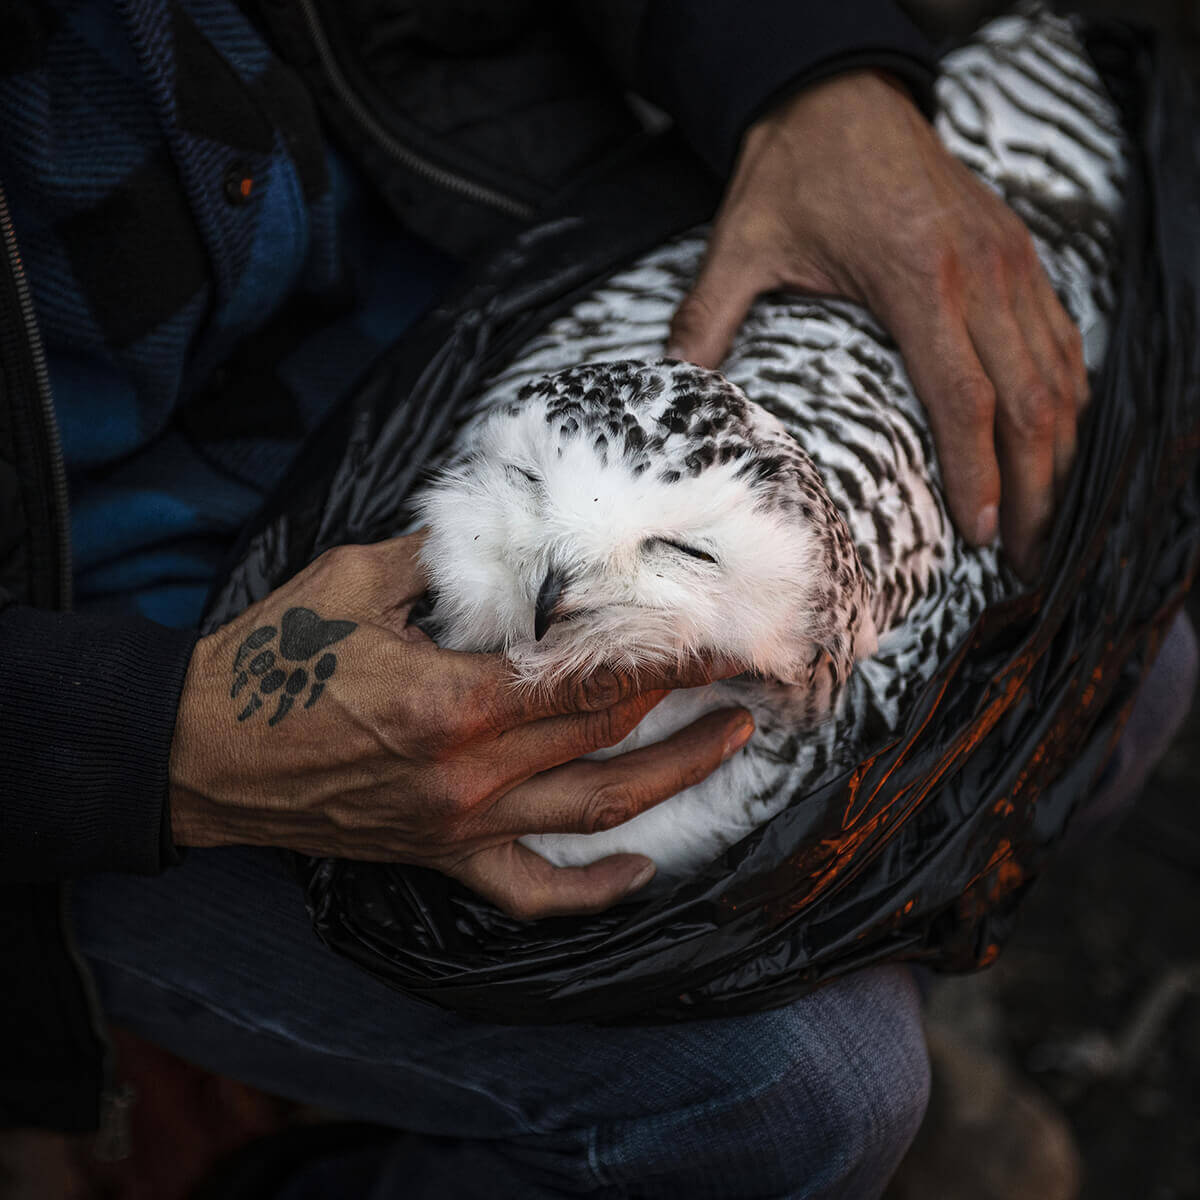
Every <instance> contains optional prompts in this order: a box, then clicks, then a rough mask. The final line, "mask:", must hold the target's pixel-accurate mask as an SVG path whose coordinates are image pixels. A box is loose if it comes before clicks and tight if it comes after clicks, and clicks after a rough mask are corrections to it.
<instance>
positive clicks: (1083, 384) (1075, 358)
mask: <svg viewBox="0 0 1200 1200" xmlns="http://www.w3.org/2000/svg"><path fill="white" fill-rule="evenodd" d="M1033 286H1034V291H1035V293H1036V295H1037V298H1038V303H1039V305H1040V306H1041V310H1042V314H1043V316H1044V317H1045V319H1046V322H1047V323H1048V324H1049V326H1050V328H1051V330H1052V331H1053V333H1054V338H1055V340H1056V341H1057V343H1058V349H1059V354H1060V355H1061V356H1062V360H1063V362H1064V363H1065V364H1066V369H1067V375H1068V377H1069V378H1070V381H1071V391H1072V394H1073V395H1074V397H1075V411H1076V413H1081V412H1083V410H1084V409H1085V408H1087V406H1088V403H1089V401H1090V400H1091V388H1090V385H1089V384H1088V374H1087V363H1086V362H1085V360H1084V357H1083V334H1082V333H1080V331H1079V326H1078V325H1076V324H1075V322H1074V321H1073V320H1072V318H1071V314H1070V313H1068V312H1067V310H1066V309H1065V308H1064V307H1063V304H1062V301H1061V300H1059V298H1058V294H1057V293H1056V292H1055V290H1054V288H1053V287H1052V286H1051V285H1050V280H1049V278H1047V276H1046V272H1045V271H1044V270H1042V269H1040V264H1039V270H1038V271H1037V273H1036V276H1035V279H1034V285H1033Z"/></svg>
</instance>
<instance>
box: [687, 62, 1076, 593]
mask: <svg viewBox="0 0 1200 1200" xmlns="http://www.w3.org/2000/svg"><path fill="white" fill-rule="evenodd" d="M778 288H788V289H790V290H795V291H802V292H810V293H819V294H824V295H830V296H841V297H844V298H846V299H849V300H854V301H857V302H858V303H860V304H864V305H865V306H866V307H867V308H869V309H870V310H871V311H872V312H874V313H875V314H876V315H877V316H878V317H879V318H880V320H881V321H882V322H883V323H884V324H885V325H886V326H887V327H888V329H889V330H890V331H891V333H892V335H893V336H894V337H895V338H896V341H897V342H898V344H899V347H900V351H901V353H902V354H903V355H904V360H905V363H906V365H907V367H908V371H909V374H910V375H911V376H912V380H913V383H914V385H915V386H916V389H917V393H918V395H919V396H920V397H921V400H922V402H923V403H924V405H925V407H926V409H927V411H928V413H929V419H930V425H931V427H932V430H933V435H934V440H935V442H936V444H937V449H938V457H939V460H940V462H941V465H942V476H943V480H944V484H945V490H946V500H947V503H948V505H949V508H950V513H951V515H952V517H953V518H954V521H955V524H956V525H957V526H958V528H959V530H960V532H961V533H962V535H963V536H964V537H965V538H966V539H967V540H968V541H970V542H972V543H974V544H984V543H987V542H990V541H991V540H992V539H993V538H994V537H995V535H996V533H997V530H998V529H999V531H1000V532H1001V533H1002V536H1003V540H1004V547H1005V550H1006V552H1007V554H1008V556H1009V558H1010V560H1011V561H1012V562H1013V565H1014V566H1015V567H1016V569H1017V570H1018V572H1019V573H1020V574H1021V575H1022V576H1024V577H1025V578H1026V579H1028V578H1030V577H1031V576H1032V575H1033V574H1034V573H1035V572H1036V570H1037V568H1038V565H1039V560H1040V555H1041V550H1042V543H1043V539H1044V538H1045V536H1046V535H1047V533H1048V531H1049V523H1050V518H1051V516H1052V513H1053V507H1054V501H1055V495H1056V492H1057V491H1059V490H1061V488H1062V486H1063V484H1064V482H1065V479H1066V476H1067V473H1068V471H1069V470H1070V467H1071V462H1072V459H1073V458H1074V454H1075V428H1076V422H1077V419H1078V416H1079V413H1080V412H1081V411H1082V409H1083V407H1084V406H1085V404H1086V403H1087V398H1088V390H1087V375H1086V372H1085V369H1084V365H1083V353H1082V341H1081V338H1080V335H1079V331H1078V330H1077V329H1076V327H1075V325H1074V324H1073V322H1072V321H1071V319H1070V317H1068V316H1067V314H1066V312H1065V311H1064V310H1063V307H1062V305H1061V304H1060V303H1059V301H1058V297H1057V296H1056V295H1055V294H1054V290H1053V288H1051V286H1050V282H1049V280H1048V279H1047V278H1046V275H1045V272H1044V271H1043V270H1042V267H1041V264H1040V263H1039V262H1038V259H1037V255H1036V253H1035V251H1034V247H1033V242H1032V240H1031V238H1030V236H1029V233H1028V231H1027V230H1026V229H1025V226H1024V225H1023V224H1022V223H1021V221H1020V220H1019V219H1018V218H1017V216H1016V215H1015V214H1014V213H1013V212H1012V211H1011V210H1010V209H1009V208H1008V207H1007V206H1006V205H1005V204H1004V202H1003V201H1002V200H1000V199H999V197H997V196H996V194H995V193H994V192H992V191H991V190H990V189H989V188H987V187H986V186H985V185H984V184H982V183H981V182H980V181H979V180H978V179H977V178H976V177H975V176H974V175H973V174H972V173H971V172H970V171H969V170H968V169H967V168H966V167H965V166H963V164H962V163H960V162H959V161H958V160H957V159H955V158H954V157H953V156H952V155H951V154H950V153H949V151H947V150H946V148H945V146H943V145H942V143H941V141H940V140H939V139H938V137H937V134H936V133H935V132H934V130H933V129H932V127H931V126H930V125H929V123H928V122H927V121H926V120H925V118H924V117H923V116H922V115H921V113H920V112H919V111H918V109H917V108H916V106H915V105H914V104H913V102H912V100H911V98H910V97H909V96H908V94H907V93H906V92H905V91H904V90H903V89H902V88H901V87H899V86H898V85H896V84H894V83H892V82H890V81H889V79H888V78H887V77H885V76H884V75H882V74H880V73H879V72H877V71H850V72H847V73H845V74H843V75H838V76H835V77H833V78H832V79H829V80H826V81H823V82H821V83H818V84H816V85H814V86H813V87H810V88H807V89H805V90H804V91H802V92H800V93H799V94H798V95H796V96H793V97H792V98H791V99H789V100H788V101H787V102H786V103H784V104H782V105H780V106H779V107H778V108H776V109H773V110H772V111H771V112H769V113H768V114H767V115H766V116H765V117H763V118H762V119H761V120H759V121H758V122H757V123H756V124H755V125H753V126H752V127H751V128H750V129H749V130H748V132H747V133H746V135H745V137H744V138H743V141H742V146H741V153H740V156H739V158H738V163H737V166H736V168H735V171H734V174H733V178H732V179H731V181H730V184H729V187H728V190H727V191H726V194H725V198H724V200H723V201H722V204H721V208H720V210H719V212H718V213H717V217H716V221H715V223H714V225H713V230H712V235H711V238H710V241H709V246H708V253H707V255H706V257H705V261H704V266H703V268H702V270H701V272H700V276H699V278H698V279H697V281H696V283H695V286H694V287H693V289H692V292H691V294H690V295H689V296H688V297H687V298H686V299H685V300H684V302H683V304H682V306H681V307H680V309H679V311H678V312H677V313H676V315H675V319H674V321H673V323H672V326H671V337H670V341H669V344H668V350H667V353H668V354H669V355H671V356H672V357H677V358H684V359H688V360H690V361H692V362H695V363H697V364H699V365H700V366H706V367H716V366H718V365H719V364H720V362H721V359H722V358H723V357H724V355H725V353H726V351H727V350H728V348H729V345H730V343H731V341H732V340H733V336H734V334H735V333H736V331H737V328H738V326H739V325H740V324H741V322H742V320H743V318H744V317H745V315H746V313H747V311H748V310H749V308H750V305H751V303H752V302H753V301H754V298H755V297H756V296H757V295H759V294H760V293H762V292H766V291H772V290H775V289H778Z"/></svg>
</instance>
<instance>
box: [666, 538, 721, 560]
mask: <svg viewBox="0 0 1200 1200" xmlns="http://www.w3.org/2000/svg"><path fill="white" fill-rule="evenodd" d="M655 540H656V541H658V542H661V543H662V544H663V545H664V546H670V547H671V549H672V550H678V551H679V552H680V553H681V554H686V555H688V556H689V557H691V558H698V559H699V560H700V561H701V562H708V563H715V562H716V561H717V560H716V559H715V558H713V556H712V555H711V554H709V553H708V552H707V551H706V550H697V549H696V547H695V546H685V545H684V544H683V543H682V542H673V541H671V540H670V538H656V539H655Z"/></svg>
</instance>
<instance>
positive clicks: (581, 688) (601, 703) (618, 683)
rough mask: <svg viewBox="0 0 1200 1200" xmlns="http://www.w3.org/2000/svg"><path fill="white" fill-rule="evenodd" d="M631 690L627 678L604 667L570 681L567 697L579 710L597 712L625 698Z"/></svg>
mask: <svg viewBox="0 0 1200 1200" xmlns="http://www.w3.org/2000/svg"><path fill="white" fill-rule="evenodd" d="M630 692H631V688H630V683H629V680H628V679H626V678H625V677H623V676H621V675H618V674H617V673H616V672H615V671H612V670H609V669H608V668H606V667H603V668H601V669H600V670H598V671H593V672H592V673H591V674H590V675H585V676H583V677H582V678H580V679H576V680H574V681H572V683H571V685H570V694H569V698H570V701H571V705H572V707H573V708H575V709H578V710H579V711H581V712H599V711H601V710H603V709H606V708H611V707H612V706H613V705H614V704H617V703H619V702H620V701H621V700H624V699H626V698H627V697H628V696H629V695H630Z"/></svg>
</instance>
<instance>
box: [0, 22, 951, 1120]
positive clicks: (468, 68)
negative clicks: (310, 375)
mask: <svg viewBox="0 0 1200 1200" xmlns="http://www.w3.org/2000/svg"><path fill="white" fill-rule="evenodd" d="M33 7H34V6H28V7H27V8H22V6H21V5H17V6H16V16H15V17H14V18H13V27H12V28H10V29H8V30H5V31H3V33H4V39H3V40H4V41H5V44H4V46H3V48H2V49H0V71H3V70H5V69H10V70H11V69H17V68H19V66H20V63H21V59H22V54H26V53H27V54H33V53H35V52H36V45H35V43H36V40H37V37H38V28H37V21H36V19H33V18H30V19H28V20H25V21H23V20H22V17H21V13H22V12H26V13H28V12H32V11H33ZM245 7H247V9H248V10H249V11H250V12H251V15H252V17H253V18H254V19H255V20H256V21H258V22H259V23H260V25H261V26H262V28H263V29H264V31H265V32H266V33H267V35H268V37H269V39H270V40H271V42H272V44H273V45H274V46H275V47H276V50H277V52H278V54H279V55H280V57H281V58H282V59H283V61H284V62H285V63H287V64H288V65H289V66H290V67H291V68H292V69H293V70H294V71H295V72H296V74H297V75H298V76H299V77H300V78H301V79H302V80H303V82H304V84H305V85H306V86H307V88H308V89H309V91H310V92H311V93H312V94H313V96H314V97H315V98H316V100H317V103H318V105H319V107H320V109H321V112H322V114H323V116H324V118H325V120H326V121H327V123H328V126H329V128H330V130H331V131H332V134H333V135H334V136H335V137H337V138H338V139H339V140H340V141H341V142H342V143H343V145H344V146H345V148H346V149H348V150H349V151H350V152H351V153H352V154H353V156H354V157H355V158H356V159H357V160H358V161H359V162H360V164H361V165H362V166H363V167H364V168H365V169H366V170H367V172H368V173H369V174H370V175H371V177H372V178H373V179H374V180H375V181H376V183H377V184H378V185H379V186H380V188H381V190H382V192H383V194H384V195H385V197H386V199H387V200H388V202H389V204H390V206H391V207H392V208H393V210H394V211H395V213H396V215H397V217H398V218H399V219H400V220H401V221H403V222H405V223H406V224H407V225H408V226H409V227H410V228H411V229H413V230H414V231H415V232H417V233H418V234H420V235H422V236H423V237H425V238H427V239H429V240H430V241H432V242H434V243H435V244H438V245H440V246H442V247H443V248H445V249H448V250H450V251H451V252H453V253H455V254H458V255H464V256H470V255H473V254H476V253H478V252H479V251H480V249H481V248H482V247H484V246H486V245H488V244H489V243H494V242H495V241H497V240H498V239H503V238H504V237H505V236H506V235H510V234H512V233H513V232H515V231H516V230H518V229H520V228H521V227H522V226H523V225H525V224H527V223H528V222H529V221H530V220H532V219H534V218H536V217H537V216H538V214H539V213H540V212H542V211H544V210H545V209H546V208H547V207H549V206H551V205H554V204H561V202H562V197H563V196H564V195H568V194H570V192H571V189H573V188H581V187H585V186H586V183H587V179H588V178H589V176H590V175H591V174H593V173H598V172H603V170H604V166H605V163H606V162H608V161H610V160H611V159H612V158H614V157H615V156H619V155H620V154H621V153H622V151H623V150H624V149H625V148H627V147H628V145H629V144H630V143H631V141H632V140H634V139H636V138H637V137H638V136H639V134H640V132H641V128H642V126H641V124H640V123H639V119H638V118H637V117H636V116H635V115H634V111H633V110H632V109H631V107H630V104H629V103H628V102H627V100H626V98H625V96H624V92H625V91H626V90H628V91H633V92H636V93H638V94H639V95H641V96H642V97H645V98H646V99H648V100H650V101H651V102H652V104H654V105H657V106H658V107H659V108H661V109H662V110H664V111H665V112H666V113H668V114H670V115H671V116H672V117H673V118H674V119H675V121H676V122H677V124H678V125H679V127H680V129H681V131H682V132H683V134H684V136H685V137H686V138H687V139H688V140H689V141H690V142H691V144H692V146H693V148H694V149H695V150H696V151H697V152H698V153H699V154H700V156H701V157H702V158H703V159H704V160H705V162H706V163H707V164H708V165H709V166H710V168H711V169H712V170H713V171H714V172H717V173H718V174H725V173H727V172H728V170H729V168H730V166H731V164H732V162H733V158H734V155H735V153H736V148H737V144H738V141H739V139H740V137H741V134H742V132H743V131H744V130H745V128H746V127H747V126H748V125H749V124H750V123H751V122H752V121H753V120H754V118H755V117H756V116H757V115H758V114H759V113H761V112H762V111H764V110H765V109H766V108H767V107H769V106H770V105H771V103H772V102H774V101H775V100H776V99H778V98H779V97H780V96H782V95H783V94H784V93H785V92H786V91H787V90H789V89H794V88H797V87H800V86H803V85H805V84H807V83H810V82H813V81H815V80H816V79H819V78H821V77H824V76H826V75H829V74H833V73H835V72H838V71H842V70H846V69H850V68H852V67H856V66H868V65H870V66H877V67H883V68H886V69H888V70H890V71H892V72H893V73H895V74H896V75H898V76H899V77H900V78H902V79H903V80H905V81H906V82H907V83H908V84H909V86H910V87H911V88H912V89H913V91H914V93H915V94H916V95H917V96H918V98H919V99H920V100H921V101H922V102H923V103H924V104H925V105H926V106H927V107H928V105H929V101H930V97H931V94H932V80H933V64H932V57H931V54H930V51H929V48H928V47H927V46H926V45H925V43H924V42H923V40H922V39H921V37H920V36H919V34H918V33H917V32H916V30H915V29H914V28H913V27H912V26H911V25H910V24H909V23H908V22H907V20H906V19H905V18H904V17H903V16H902V15H901V14H900V13H899V11H898V10H897V9H895V8H894V7H893V6H892V5H891V4H890V3H888V2H887V0H849V2H847V3H843V4H840V5H828V4H818V3H816V2H815V0H809V2H806V3H795V2H791V0H704V2H693V3H685V2H684V0H603V2H599V0H592V2H589V0H580V3H578V4H576V5H572V4H556V3H551V2H549V0H547V2H542V0H408V2H401V0H385V2H381V0H254V2H253V3H251V2H250V0H247V3H246V4H245ZM6 19H7V16H6ZM14 64H15V66H14ZM614 73H615V76H616V80H617V83H616V85H614ZM280 94H281V97H284V98H286V90H284V91H282V92H281V93H280ZM435 97H436V100H435V99H434V98H435ZM281 102H283V101H282V100H281ZM2 182H3V181H2V180H0V185H2ZM0 235H2V236H0V763H2V764H3V767H2V774H0V779H2V780H3V785H2V786H3V801H2V803H0V884H2V885H3V886H2V887H0V954H2V955H3V961H4V963H5V977H4V980H5V986H4V988H3V989H0V1030H2V1032H0V1038H3V1047H2V1048H0V1062H2V1063H3V1071H2V1077H0V1124H6V1125H40V1126H47V1127H56V1128H62V1129H68V1130H81V1129H87V1128H91V1127H94V1126H95V1125H96V1122H97V1120H98V1117H99V1115H100V1105H99V1103H98V1098H99V1097H100V1096H101V1093H102V1091H103V1089H104V1087H105V1082H106V1078H107V1074H108V1065H107V1063H106V1056H107V1044H106V1039H105V1037H104V1034H103V1030H102V1023H101V1021H100V1017H99V1014H98V1011H97V1008H96V1005H95V1003H94V1000H93V998H92V996H91V992H90V982H89V980H88V977H87V973H86V970H85V968H84V966H83V964H82V963H81V962H80V961H79V959H78V956H77V954H76V953H75V951H74V950H73V947H72V944H71V938H70V931H69V929H68V927H67V922H66V919H65V908H64V892H63V886H64V885H63V881H64V880H67V879H69V878H70V877H71V876H77V875H80V874H84V873H88V872H93V871H102V870H121V871H140V872H146V873H153V872H155V871H158V870H161V869H163V867H164V866H167V865H169V864H170V863H172V862H173V861H175V860H176V855H175V851H174V847H173V846H172V844H171V840H170V819H169V809H168V807H167V764H168V755H169V751H170V744H171V738H172V735H173V730H174V720H175V711H176V708H177V705H178V698H179V693H180V691H181V689H182V686H183V681H184V675H185V673H186V669H187V663H188V660H189V658H190V654H191V649H192V646H193V644H194V640H195V637H196V635H195V633H193V632H187V631H185V632H180V631H173V630H167V629H164V628H162V627H160V626H156V625H154V624H153V623H151V622H147V621H126V622H118V621H111V620H107V619H105V620H100V619H96V618H89V617H86V616H81V615H75V614H71V613H70V612H69V609H70V593H71V588H70V574H71V572H70V552H69V538H68V521H67V489H66V481H65V477H64V472H63V466H62V456H61V452H60V450H59V447H58V437H57V432H56V427H55V421H54V411H53V403H52V398H51V395H50V389H49V383H48V379H47V375H46V370H45V364H44V361H43V358H42V353H41V347H40V341H39V337H38V331H37V323H36V318H35V314H34V311H33V305H32V302H31V300H30V297H29V292H28V288H27V285H26V282H25V280H24V277H23V275H22V268H21V265H20V258H19V254H18V249H17V246H16V241H15V238H14V235H13V230H12V226H11V222H10V221H9V219H8V213H7V208H6V206H5V204H4V200H3V193H2V190H0Z"/></svg>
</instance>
